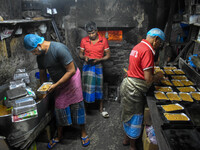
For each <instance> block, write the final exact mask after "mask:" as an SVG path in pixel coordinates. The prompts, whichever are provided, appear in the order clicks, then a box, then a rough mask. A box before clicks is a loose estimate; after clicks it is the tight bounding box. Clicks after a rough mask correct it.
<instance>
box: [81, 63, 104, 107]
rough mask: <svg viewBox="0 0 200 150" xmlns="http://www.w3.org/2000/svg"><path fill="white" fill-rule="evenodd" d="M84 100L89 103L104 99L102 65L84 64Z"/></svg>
mask: <svg viewBox="0 0 200 150" xmlns="http://www.w3.org/2000/svg"><path fill="white" fill-rule="evenodd" d="M82 85H83V99H84V100H85V101H86V102H87V103H93V102H95V100H101V99H103V90H102V89H103V69H102V65H101V64H96V65H91V64H86V63H84V65H83V72H82Z"/></svg>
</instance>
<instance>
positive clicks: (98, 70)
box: [79, 21, 110, 118]
mask: <svg viewBox="0 0 200 150" xmlns="http://www.w3.org/2000/svg"><path fill="white" fill-rule="evenodd" d="M85 30H86V32H87V33H88V36H87V37H84V38H83V39H82V40H81V44H80V53H79V56H80V58H81V59H83V60H84V61H85V62H84V64H83V71H82V83H83V98H84V100H85V102H86V103H94V102H95V100H100V107H99V109H100V113H101V114H102V116H103V117H105V118H107V117H109V114H108V112H107V111H105V110H103V68H102V64H101V62H103V61H106V60H108V59H109V58H110V50H109V45H108V41H107V39H106V38H105V37H101V36H100V35H99V34H98V30H97V26H96V23H95V22H92V21H91V22H89V23H87V24H86V26H85Z"/></svg>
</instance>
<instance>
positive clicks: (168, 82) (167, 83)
mask: <svg viewBox="0 0 200 150" xmlns="http://www.w3.org/2000/svg"><path fill="white" fill-rule="evenodd" d="M160 82H161V84H162V85H164V86H173V84H172V83H171V81H170V80H169V79H163V80H161V81H160Z"/></svg>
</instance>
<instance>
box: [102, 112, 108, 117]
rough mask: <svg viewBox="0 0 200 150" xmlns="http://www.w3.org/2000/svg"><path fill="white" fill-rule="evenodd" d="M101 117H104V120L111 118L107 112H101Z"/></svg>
mask: <svg viewBox="0 0 200 150" xmlns="http://www.w3.org/2000/svg"><path fill="white" fill-rule="evenodd" d="M101 115H102V116H103V117H104V118H109V114H108V112H107V111H103V112H101Z"/></svg>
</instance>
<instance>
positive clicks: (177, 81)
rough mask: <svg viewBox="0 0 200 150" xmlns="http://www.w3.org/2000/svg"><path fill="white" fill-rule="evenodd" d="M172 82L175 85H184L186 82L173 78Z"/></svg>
mask: <svg viewBox="0 0 200 150" xmlns="http://www.w3.org/2000/svg"><path fill="white" fill-rule="evenodd" d="M171 82H172V83H173V85H174V86H176V87H177V86H184V84H183V83H182V82H181V81H180V80H176V79H172V80H171Z"/></svg>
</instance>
